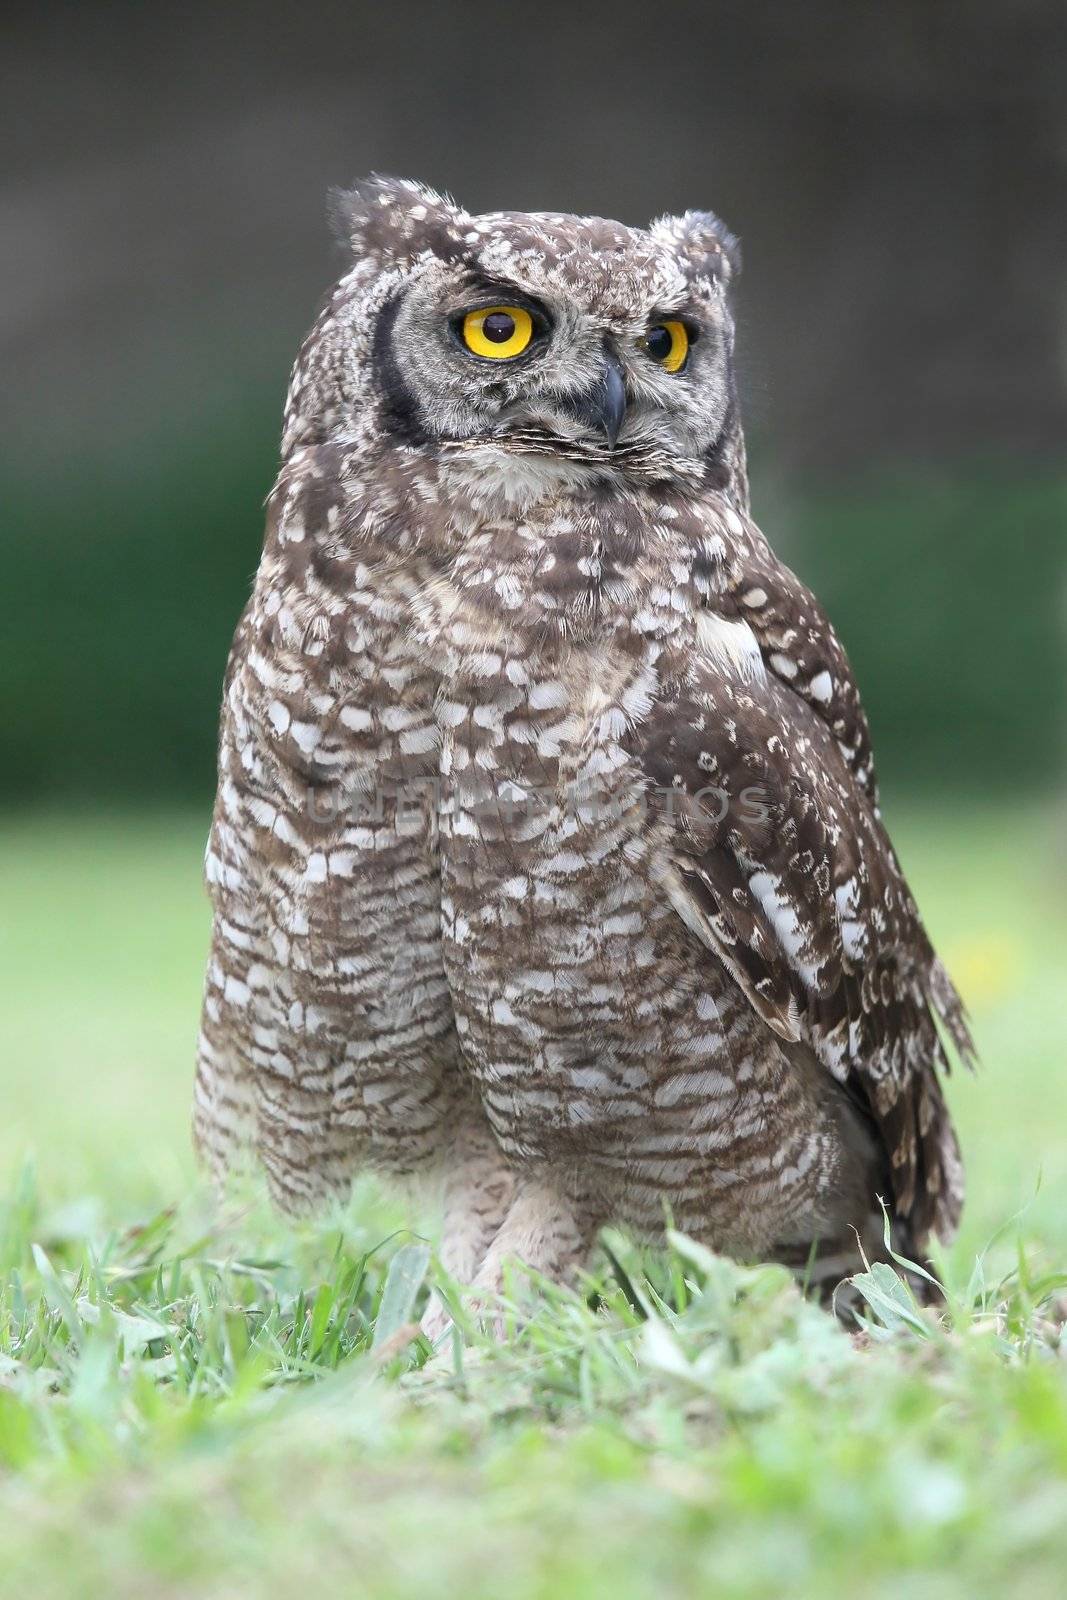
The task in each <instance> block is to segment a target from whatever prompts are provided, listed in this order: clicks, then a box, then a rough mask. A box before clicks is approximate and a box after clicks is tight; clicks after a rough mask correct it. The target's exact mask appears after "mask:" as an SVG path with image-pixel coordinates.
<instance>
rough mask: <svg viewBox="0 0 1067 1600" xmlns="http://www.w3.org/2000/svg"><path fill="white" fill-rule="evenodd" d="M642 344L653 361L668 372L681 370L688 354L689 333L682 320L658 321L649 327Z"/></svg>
mask: <svg viewBox="0 0 1067 1600" xmlns="http://www.w3.org/2000/svg"><path fill="white" fill-rule="evenodd" d="M641 343H642V345H643V346H644V348H645V349H646V350H647V351H648V353H649V355H650V356H651V357H652V359H653V361H658V362H659V364H660V366H661V367H665V368H666V370H667V371H668V372H681V370H682V368H683V367H684V366H685V363H686V357H687V356H688V355H689V334H688V333H687V332H686V326H685V323H684V322H658V323H657V324H656V326H655V327H654V328H649V330H648V332H647V333H646V335H645V337H644V338H643V339H642V340H641Z"/></svg>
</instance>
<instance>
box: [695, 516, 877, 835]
mask: <svg viewBox="0 0 1067 1600" xmlns="http://www.w3.org/2000/svg"><path fill="white" fill-rule="evenodd" d="M745 534H746V538H745V540H744V542H743V543H742V544H741V545H740V546H739V552H738V559H737V562H736V565H735V566H734V567H733V570H732V572H731V574H730V583H729V587H728V591H727V593H726V594H725V595H724V596H723V600H724V602H725V603H726V605H727V606H728V607H729V608H730V609H731V610H732V611H733V613H734V615H736V616H738V617H741V618H743V619H744V621H745V622H746V623H747V624H748V626H749V628H751V630H752V633H753V635H754V636H755V638H756V641H757V643H758V644H759V648H760V653H761V655H762V657H763V660H764V664H765V665H766V668H767V670H768V672H770V673H772V674H773V675H774V677H776V678H777V679H778V681H779V682H780V683H783V684H785V686H786V688H788V689H791V690H792V691H793V693H794V694H795V695H797V696H798V697H799V698H800V699H801V700H803V701H804V702H805V703H806V704H807V705H808V706H810V708H811V710H812V711H814V713H815V715H816V716H817V717H818V718H819V720H820V721H821V722H824V723H825V724H826V726H827V728H829V730H830V732H831V733H832V734H833V736H834V741H835V743H836V744H837V747H838V750H839V751H840V753H841V757H842V759H843V761H844V763H845V765H846V766H847V768H848V770H849V772H850V773H851V774H852V776H853V777H854V779H855V780H856V783H857V784H858V785H859V787H860V788H861V789H862V790H863V793H864V794H865V795H866V796H867V798H868V799H869V800H870V801H871V802H872V803H873V804H874V806H875V808H877V805H878V783H877V779H876V777H875V771H874V760H873V757H872V753H871V732H870V728H869V727H868V725H867V714H866V712H865V711H864V709H863V704H862V702H861V700H860V693H859V688H858V687H857V684H856V680H855V678H854V677H853V674H852V667H851V664H850V662H849V659H848V656H847V655H846V654H845V649H844V646H843V645H842V643H841V641H840V639H838V637H837V634H836V633H835V632H834V629H833V624H832V623H831V622H830V619H829V617H828V616H827V615H826V612H825V611H824V610H823V608H822V606H821V605H820V604H819V602H818V600H817V599H816V598H815V596H814V595H813V594H812V592H811V590H810V589H809V588H808V587H807V586H806V584H804V583H802V582H801V580H800V579H799V578H798V577H797V575H796V573H795V572H792V571H791V570H790V568H789V567H787V566H786V565H785V564H784V563H783V562H781V561H779V560H778V557H777V556H776V555H775V554H774V551H773V550H772V549H771V548H770V546H769V545H768V543H767V541H766V539H765V538H764V537H763V535H762V533H760V531H759V529H758V528H756V526H755V525H754V524H753V523H751V522H749V523H747V524H746V526H745Z"/></svg>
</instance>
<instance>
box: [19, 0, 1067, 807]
mask: <svg viewBox="0 0 1067 1600" xmlns="http://www.w3.org/2000/svg"><path fill="white" fill-rule="evenodd" d="M2 55H3V58H4V69H3V70H4V84H3V94H2V97H0V103H2V107H3V110H2V116H3V120H4V124H5V127H4V133H3V149H4V151H5V160H4V173H3V180H2V189H0V217H2V227H0V237H2V240H3V254H2V258H0V336H2V361H0V400H2V404H3V418H2V434H0V437H2V440H3V450H2V461H0V508H2V509H0V519H2V520H0V538H2V550H0V558H2V566H0V583H2V585H3V592H4V599H5V603H4V605H3V618H4V621H3V628H2V632H0V737H2V740H3V746H2V750H0V756H2V762H3V767H2V774H0V784H2V792H3V794H4V795H5V796H6V797H7V798H8V799H9V800H11V801H18V802H22V803H32V802H36V801H40V800H46V801H52V800H55V801H63V802H76V803H77V802H81V801H86V802H88V803H94V804H95V803H97V802H100V801H104V800H108V801H111V802H115V801H124V800H127V799H130V800H144V799H153V800H154V799H157V798H158V799H167V798H171V797H175V798H177V797H190V798H194V799H196V800H198V801H204V802H206V801H207V799H208V798H209V796H210V793H211V789H212V784H213V774H212V768H213V745H214V737H215V723H216V715H217V704H218V696H219V686H220V682H221V677H222V670H223V665H224V661H225V656H226V651H227V648H228V644H229V638H230V634H231V632H232V628H233V624H234V622H235V620H236V617H237V615H238V612H239V611H240V608H241V605H242V603H243V600H244V597H245V595H246V593H247V590H248V586H249V583H250V579H251V576H252V573H253V571H254V568H255V564H256V560H257V556H258V548H259V541H260V535H261V518H262V501H263V499H264V497H265V495H266V493H267V491H268V490H269V487H270V483H271V479H272V476H273V472H274V467H275V458H276V444H277V433H278V423H279V417H280V411H281V404H282V399H283V395H284V389H285V383H286V378H287V373H288V368H289V365H290V363H291V361H292V359H293V356H294V355H295V352H296V349H297V345H298V343H299V340H300V338H301V336H302V334H303V332H304V330H305V328H306V327H307V325H308V324H309V322H310V320H311V317H312V315H313V312H314V309H315V306H316V304H317V302H318V299H319V297H320V295H321V293H322V292H323V291H324V290H325V288H326V287H327V285H328V283H329V282H330V280H331V278H332V277H334V276H336V275H337V273H338V272H339V271H340V269H341V260H340V257H339V255H338V254H337V253H336V252H335V250H334V248H333V246H332V245H331V242H330V239H329V235H328V232H327V229H326V225H325V221H324V197H325V191H326V189H327V187H328V185H330V184H334V183H343V182H346V181H348V180H350V179H352V178H354V177H356V176H360V175H362V174H364V173H366V172H368V171H371V170H381V171H386V172H392V173H398V174H401V175H405V176H414V177H419V178H421V179H423V180H424V181H426V182H429V183H431V184H433V185H435V186H437V187H441V188H445V189H448V190H450V191H451V192H453V193H455V195H456V196H457V197H458V198H459V199H460V200H461V201H462V202H463V203H464V204H465V205H466V206H467V207H469V208H470V209H472V210H488V209H496V208H504V207H507V208H528V209H552V210H575V211H582V212H600V213H604V214H607V215H614V216H619V217H622V218H623V219H624V220H627V221H631V222H643V221H645V220H647V219H648V218H649V217H650V216H652V215H655V214H657V213H659V212H662V211H666V210H678V209H684V208H685V207H686V206H699V207H705V206H710V207H712V208H714V209H715V210H717V211H719V212H720V213H721V214H722V215H723V216H724V217H725V219H726V220H727V222H728V223H729V225H730V226H731V227H732V228H733V229H734V230H735V231H736V232H737V233H739V234H740V235H741V238H742V241H743V247H744V253H745V270H744V274H743V277H742V280H741V282H740V285H739V287H738V296H737V299H738V313H739V319H740V330H741V359H742V369H743V370H742V382H743V394H744V398H745V405H746V415H747V421H748V431H749V439H750V450H751V455H752V460H753V487H754V506H755V511H756V515H757V517H758V519H759V520H760V522H761V524H762V525H763V527H764V528H765V530H766V531H767V533H768V534H769V536H770V537H771V539H772V541H773V542H774V543H775V544H776V545H777V547H778V548H779V549H780V550H781V551H782V552H783V553H784V554H785V555H786V557H787V559H789V560H790V561H791V562H792V564H793V565H795V566H797V567H798V568H799V569H800V570H801V572H802V573H803V574H804V575H805V576H806V577H807V578H808V579H809V581H811V582H812V583H813V584H814V586H815V587H816V588H817V589H818V590H819V592H820V594H821V595H822V597H823V599H824V600H825V601H826V603H827V604H828V606H829V608H830V611H831V613H832V615H833V616H834V617H835V620H836V621H837V623H838V625H839V629H840V631H841V633H842V635H843V637H844V639H845V642H846V644H847V645H848V647H849V649H850V651H851V653H852V655H853V658H854V660H855V662H856V666H857V670H858V672H859V676H860V681H861V683H862V685H863V688H864V693H865V697H866V699H867V701H868V703H869V706H870V710H871V714H872V720H873V723H874V731H875V740H876V747H877V749H878V751H879V754H880V758H881V767H882V770H883V775H884V776H885V777H886V778H887V779H888V780H889V781H890V783H891V784H892V783H894V782H896V783H900V784H904V783H910V784H912V785H913V786H920V785H922V786H930V785H934V784H936V785H940V786H941V787H944V788H952V787H955V786H959V785H965V786H967V787H969V788H971V789H975V788H983V789H985V788H988V789H991V790H992V789H1001V788H1003V787H1004V786H1005V785H1016V786H1018V785H1025V786H1027V787H1034V786H1047V785H1048V784H1049V782H1050V781H1052V780H1053V779H1054V778H1055V777H1056V776H1057V775H1058V773H1059V770H1060V765H1061V753H1062V733H1061V729H1062V715H1061V704H1062V690H1063V672H1062V660H1063V637H1064V624H1065V617H1067V605H1065V600H1067V587H1065V584H1064V544H1065V534H1067V461H1065V457H1064V445H1065V441H1067V385H1065V374H1067V204H1065V195H1067V8H1065V7H1064V6H1063V5H1059V4H1057V5H1044V4H1027V3H1025V0H1021V3H1015V4H1012V3H1007V0H1005V3H1002V4H991V3H986V0H974V3H972V4H966V5H954V4H950V3H941V0H914V3H900V4H894V3H883V4H874V3H867V0H835V3H828V0H810V3H800V0H795V3H788V4H758V3H748V4H742V3H732V4H715V3H708V4H703V5H699V4H674V5H670V4H668V5H660V6H655V7H653V6H647V5H641V4H637V3H630V0H624V3H619V4H615V5H612V6H598V5H589V6H580V5H554V4H545V5H541V6H528V7H525V8H522V9H518V8H512V7H509V6H490V5H488V4H480V5H467V4H451V5H449V4H439V5H416V4H413V3H411V0H400V3H391V4H387V5H369V4H360V3H354V0H350V3H348V4H343V5H342V4H321V5H304V6H294V5H292V4H278V3H267V4H263V5H259V6H255V7H247V8H245V7H232V6H223V5H214V6H201V5H183V6H181V7H178V6H169V5H166V4H162V5H140V6H133V5H84V4H82V5H77V6H75V5H59V4H43V5H38V6H36V7H33V8H24V9H23V10H22V12H21V14H20V15H19V16H17V17H15V18H13V19H10V20H8V21H6V22H5V23H4V25H3V46H2Z"/></svg>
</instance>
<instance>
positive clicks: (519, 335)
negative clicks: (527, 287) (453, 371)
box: [463, 306, 534, 361]
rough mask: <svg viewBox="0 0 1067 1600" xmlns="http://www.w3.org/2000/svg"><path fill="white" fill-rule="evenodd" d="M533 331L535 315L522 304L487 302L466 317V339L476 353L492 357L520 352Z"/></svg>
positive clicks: (506, 358) (516, 354)
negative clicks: (510, 304)
mask: <svg viewBox="0 0 1067 1600" xmlns="http://www.w3.org/2000/svg"><path fill="white" fill-rule="evenodd" d="M533 332H534V325H533V318H532V317H531V315H530V313H529V312H528V311H524V310H523V308H522V306H485V307H483V309H482V310H481V311H468V312H467V315H466V316H465V317H464V318H463V343H464V344H465V345H466V346H467V349H468V350H470V351H471V352H472V353H473V354H474V355H476V356H488V357H489V359H490V360H491V361H507V360H508V358H509V357H511V356H521V355H522V352H523V351H524V350H525V349H526V346H527V345H528V344H529V342H530V340H531V339H532V338H533Z"/></svg>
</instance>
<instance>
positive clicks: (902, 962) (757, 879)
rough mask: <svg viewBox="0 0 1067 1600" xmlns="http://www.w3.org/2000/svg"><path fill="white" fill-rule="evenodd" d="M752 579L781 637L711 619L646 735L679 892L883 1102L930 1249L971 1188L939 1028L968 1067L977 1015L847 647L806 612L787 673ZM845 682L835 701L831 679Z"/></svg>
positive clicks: (904, 1195)
mask: <svg viewBox="0 0 1067 1600" xmlns="http://www.w3.org/2000/svg"><path fill="white" fill-rule="evenodd" d="M769 576H770V575H769V574H768V577H769ZM748 587H749V589H753V588H757V587H758V588H760V589H761V590H763V591H765V593H766V596H767V607H766V609H765V610H764V627H763V630H762V632H763V636H762V637H761V635H760V632H759V631H757V629H756V627H755V626H754V625H751V624H748V623H747V622H746V621H744V620H742V618H741V617H739V616H738V615H737V614H736V613H735V614H734V615H727V616H726V617H720V616H716V615H712V614H711V613H709V614H708V616H707V617H706V618H705V619H704V620H705V622H706V623H707V627H706V628H702V630H701V638H702V641H703V645H704V646H706V649H704V648H702V649H701V650H700V651H698V652H697V653H696V655H695V656H694V658H693V660H692V662H691V664H690V671H689V676H688V682H687V683H686V684H685V685H684V687H679V688H678V689H677V691H676V692H675V693H674V694H673V695H672V697H671V698H669V699H664V700H661V701H660V702H659V703H658V704H657V705H656V706H655V708H654V709H653V710H652V711H651V713H650V715H649V717H648V720H647V721H646V723H645V725H644V728H643V730H642V737H641V759H642V765H643V768H644V771H645V774H646V776H647V778H648V780H649V783H650V785H651V794H652V795H653V796H654V797H655V799H654V801H653V803H654V805H655V806H656V807H657V809H658V811H659V813H660V826H661V828H663V829H664V830H665V835H666V839H667V845H666V850H665V854H664V858H663V869H662V870H663V881H664V888H665V891H666V893H667V894H668V896H669V898H670V899H671V901H672V903H673V905H674V907H675V909H676V910H677V911H678V913H679V914H680V915H681V917H682V918H683V919H684V921H685V922H686V923H687V925H688V926H689V927H690V928H691V929H692V930H693V931H694V932H695V933H696V934H697V935H699V937H700V938H701V939H702V940H703V941H704V943H705V944H707V945H708V946H709V947H710V949H712V950H713V951H714V952H715V953H716V954H717V955H718V956H719V958H720V959H721V960H722V962H723V963H724V965H725V966H726V968H727V969H728V971H729V972H730V973H731V974H732V975H733V977H734V978H735V980H736V982H737V983H738V984H739V986H740V987H741V989H742V990H743V992H744V993H745V995H746V996H747V997H748V999H749V1001H750V1003H751V1004H752V1006H753V1007H754V1008H755V1009H756V1010H757V1011H758V1012H759V1014H760V1015H761V1016H762V1017H763V1018H764V1019H765V1021H766V1022H767V1023H768V1024H769V1025H770V1027H771V1028H773V1029H774V1031H775V1032H776V1033H778V1034H779V1035H780V1036H781V1037H782V1038H783V1039H786V1040H790V1041H793V1042H796V1041H803V1042H804V1043H806V1044H807V1045H808V1046H810V1048H811V1049H812V1050H813V1052H814V1053H815V1055H816V1057H817V1058H818V1060H819V1061H820V1062H822V1063H823V1065H824V1066H825V1067H826V1068H827V1069H828V1070H829V1071H830V1072H832V1073H833V1074H834V1076H835V1077H837V1078H838V1079H839V1080H840V1081H842V1082H844V1083H847V1084H848V1085H849V1086H850V1090H851V1092H853V1093H858V1094H859V1096H860V1097H861V1098H862V1099H863V1100H864V1101H866V1103H867V1104H868V1105H869V1108H870V1111H871V1114H872V1116H873V1118H874V1120H875V1123H876V1124H877V1126H878V1127H879V1129H880V1132H881V1135H882V1138H883V1140H884V1142H885V1147H886V1151H887V1156H888V1160H889V1163H890V1167H891V1170H892V1179H893V1187H894V1195H893V1198H894V1201H895V1204H896V1208H897V1211H898V1212H899V1214H900V1215H902V1216H904V1217H908V1218H910V1219H911V1221H912V1223H913V1225H914V1229H915V1233H916V1234H917V1236H918V1237H919V1238H923V1237H925V1235H926V1234H927V1233H928V1231H929V1229H930V1228H931V1227H933V1228H934V1229H935V1230H936V1231H937V1232H938V1233H939V1234H942V1235H944V1234H947V1233H948V1232H950V1231H951V1229H952V1228H953V1226H954V1224H955V1222H956V1220H957V1218H958V1214H959V1207H960V1201H961V1198H962V1188H961V1172H960V1165H959V1158H958V1151H957V1148H956V1144H955V1139H954V1136H953V1133H952V1128H951V1124H950V1122H949V1120H948V1113H947V1110H946V1108H945V1106H944V1102H943V1099H942V1096H941V1090H940V1086H939V1083H938V1078H937V1068H938V1067H942V1068H945V1069H947V1067H948V1060H947V1057H946V1052H945V1048H944V1045H943V1043H942V1040H941V1037H940V1034H939V1026H938V1024H939V1022H940V1023H941V1024H943V1025H944V1027H945V1029H946V1030H947V1032H948V1034H949V1036H950V1037H951V1039H952V1041H953V1043H954V1044H955V1046H956V1048H957V1049H958V1050H959V1051H960V1053H961V1054H962V1055H963V1056H964V1057H965V1058H968V1057H969V1056H970V1055H971V1054H972V1050H973V1047H972V1044H971V1039H970V1035H969V1032H968V1029H967V1024H966V1021H965V1019H964V1015H963V1008H962V1005H961V1002H960V1000H959V997H958V995H957V994H956V992H955V990H954V988H953V986H952V984H951V982H950V980H949V978H948V975H947V973H946V972H945V969H944V968H943V966H942V965H941V963H940V961H939V960H938V958H937V956H936V955H935V953H934V950H933V948H932V946H931V944H930V941H929V939H928V937H927V935H926V932H925V929H924V928H923V925H922V923H921V921H920V919H919V915H918V912H917V910H916V907H915V903H914V901H913V900H912V897H911V895H910V893H909V890H908V887H907V884H906V883H905V881H904V877H903V874H902V873H901V870H900V867H899V864H898V862H897V859H896V856H895V855H894V853H893V849H892V846H891V845H890V843H889V839H888V837H887V835H886V832H885V829H884V827H883V826H882V823H881V820H880V818H879V816H878V813H877V809H876V803H875V800H874V795H873V778H872V777H871V774H870V763H869V750H868V756H867V758H866V759H861V758H860V757H859V755H858V750H859V748H860V742H859V741H865V740H866V720H865V718H864V717H863V713H862V709H861V708H860V703H859V696H858V692H857V690H856V686H855V683H854V681H853V678H852V674H851V670H850V669H849V664H848V661H847V658H846V657H845V655H844V652H843V650H842V649H841V646H840V645H839V644H838V643H837V641H836V639H834V638H833V637H832V635H830V636H827V635H826V634H821V633H820V630H819V626H818V621H817V616H816V614H815V613H812V612H806V613H805V616H806V618H812V619H813V620H811V621H810V622H807V621H806V622H805V625H804V627H805V631H804V633H803V636H802V638H801V639H800V640H799V643H801V644H802V645H803V652H802V651H801V650H799V649H798V641H793V644H792V648H793V651H794V659H798V660H799V659H803V660H804V663H805V664H804V668H803V671H804V674H805V675H804V676H803V677H802V676H801V670H800V668H799V667H798V671H797V673H796V674H795V675H794V674H790V672H789V671H788V669H786V670H784V671H783V670H781V668H780V667H779V668H777V669H776V667H775V664H774V661H773V656H774V654H775V653H781V652H782V646H781V645H780V641H779V639H778V638H777V637H776V634H777V633H778V632H779V629H778V627H777V625H776V624H775V623H774V622H771V621H768V620H767V618H768V617H770V616H771V614H772V606H771V596H772V594H773V593H774V591H773V590H772V588H771V586H770V583H769V582H767V581H760V580H756V579H754V580H753V582H752V583H751V584H749V586H748ZM753 599H755V597H753ZM727 607H728V601H727ZM757 609H764V608H763V607H762V606H761V607H757V606H755V605H749V606H748V607H747V610H752V611H754V610H757ZM724 638H725V639H726V640H727V644H728V648H723V641H724ZM746 642H747V646H748V648H747V649H746V648H745V645H746ZM739 644H740V646H741V647H740V648H739ZM827 663H829V665H828V664H827ZM830 671H832V674H833V687H834V693H833V695H832V696H831V697H830V698H829V699H827V698H826V697H824V696H823V694H822V693H821V688H822V686H821V684H819V683H818V681H817V680H818V675H819V674H820V673H823V672H830ZM813 680H814V681H815V690H814V694H813V692H812V682H813ZM863 748H867V747H866V746H865V745H864V746H863Z"/></svg>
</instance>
